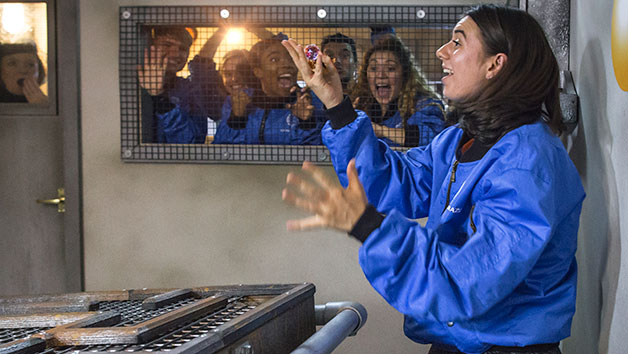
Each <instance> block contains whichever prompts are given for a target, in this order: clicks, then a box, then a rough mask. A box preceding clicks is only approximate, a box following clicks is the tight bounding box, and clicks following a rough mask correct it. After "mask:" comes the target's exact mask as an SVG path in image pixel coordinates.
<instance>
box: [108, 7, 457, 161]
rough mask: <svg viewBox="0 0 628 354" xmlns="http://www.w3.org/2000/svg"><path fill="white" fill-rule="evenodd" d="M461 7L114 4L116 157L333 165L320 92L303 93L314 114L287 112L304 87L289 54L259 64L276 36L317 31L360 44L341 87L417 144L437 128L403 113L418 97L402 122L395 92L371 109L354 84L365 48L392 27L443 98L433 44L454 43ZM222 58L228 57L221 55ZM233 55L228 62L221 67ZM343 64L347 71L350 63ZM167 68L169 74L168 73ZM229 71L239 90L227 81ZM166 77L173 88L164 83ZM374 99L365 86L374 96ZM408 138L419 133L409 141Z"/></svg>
mask: <svg viewBox="0 0 628 354" xmlns="http://www.w3.org/2000/svg"><path fill="white" fill-rule="evenodd" d="M225 10H227V11H228V12H229V15H228V17H224V18H223V17H221V11H222V15H223V16H225V15H226V13H225V12H224V11H225ZM465 10H466V7H464V6H326V7H315V6H232V7H218V6H186V7H183V6H182V7H123V8H121V9H120V18H121V20H120V105H121V144H122V158H123V159H124V160H127V161H190V162H198V161H214V162H230V161H231V162H233V161H238V162H248V163H260V162H269V163H298V162H301V161H303V160H310V161H318V162H329V155H328V152H327V150H326V148H325V147H324V146H322V145H321V140H320V129H321V127H322V125H323V124H324V123H325V120H326V119H327V118H326V115H325V113H324V107H323V105H322V103H320V101H318V100H317V99H316V98H315V97H312V98H311V101H308V99H307V98H304V101H303V102H305V103H304V106H305V105H307V103H311V105H312V106H313V109H312V108H311V107H310V108H308V109H305V110H303V109H301V110H296V109H292V108H293V106H294V104H295V102H297V101H295V100H296V97H295V96H296V95H295V94H294V93H292V94H290V92H289V89H290V87H294V86H293V85H294V84H295V83H296V84H297V85H298V86H299V88H300V87H301V86H303V82H302V81H301V78H300V77H298V75H297V73H296V69H295V68H292V69H289V68H287V65H283V64H282V60H284V59H285V57H286V56H285V55H284V56H281V55H276V56H275V58H272V60H275V61H277V62H278V63H280V64H281V65H279V64H278V65H276V66H275V67H274V68H272V67H270V66H268V65H266V64H265V63H266V62H265V61H266V60H267V59H268V57H269V56H271V54H269V53H270V51H271V50H270V48H271V47H273V46H275V47H276V49H278V50H281V49H282V47H281V45H279V44H278V43H279V41H278V40H277V39H279V38H281V37H282V36H286V37H290V38H294V39H296V40H297V41H298V42H299V43H302V44H303V45H306V44H310V43H311V44H316V45H318V46H321V42H322V40H323V38H325V37H326V36H330V35H331V36H334V35H335V34H337V33H340V34H342V35H343V36H346V37H348V38H350V39H351V40H352V41H353V43H355V56H354V55H351V56H352V57H354V58H353V61H354V69H355V73H353V72H352V73H348V74H347V75H346V76H347V79H346V80H345V82H348V84H347V85H346V86H347V90H346V93H347V94H348V95H350V96H351V98H352V99H355V98H357V97H360V98H361V101H358V102H362V104H363V106H361V107H358V108H361V109H363V110H365V111H367V112H369V116H377V115H378V114H379V115H380V116H381V117H380V118H381V119H380V121H379V122H380V123H382V125H383V126H385V125H384V124H389V122H390V124H389V127H392V128H395V129H397V130H394V131H393V130H391V132H388V133H387V134H388V135H382V137H384V138H386V139H388V142H389V144H390V145H392V146H395V145H397V146H399V147H400V148H402V147H403V146H416V145H423V144H424V143H426V142H428V141H429V140H430V139H431V138H432V137H433V135H434V134H436V133H438V130H439V127H434V128H433V129H432V130H430V129H431V128H430V129H428V128H429V127H431V126H430V125H429V124H427V127H426V126H422V125H419V126H418V128H416V129H414V128H413V127H410V128H408V126H410V125H412V124H414V123H412V124H411V122H410V120H411V119H412V118H411V117H410V118H408V117H409V116H410V115H411V114H412V113H413V112H412V110H419V109H423V108H424V107H422V106H421V107H419V105H418V104H417V106H416V107H415V106H414V104H413V103H414V102H412V103H411V104H410V106H412V107H409V108H407V109H405V110H404V111H402V112H403V113H402V114H401V115H406V116H408V117H405V116H404V118H394V119H393V120H389V118H391V117H389V116H390V112H392V109H397V108H398V107H400V104H399V102H400V101H399V100H400V98H394V97H393V98H392V99H391V100H390V102H391V103H384V104H380V106H381V107H380V110H379V111H377V109H376V108H377V107H376V106H377V105H375V104H373V102H371V103H369V105H366V103H365V102H367V98H364V97H366V96H368V92H367V91H368V90H367V91H365V92H367V93H365V95H366V96H364V97H363V96H361V95H358V92H355V86H357V85H358V84H355V83H356V82H358V83H359V81H360V78H359V73H360V70H361V68H362V66H363V65H364V64H365V63H364V62H363V60H364V55H365V54H366V52H367V51H368V50H369V48H371V47H372V46H373V45H374V42H373V41H372V40H374V39H377V38H378V37H381V36H378V35H377V34H382V33H381V32H382V31H381V30H382V29H383V28H385V27H387V26H388V27H389V28H393V29H394V36H395V37H396V38H399V39H401V41H402V43H403V45H405V47H407V49H408V52H409V53H410V54H411V56H412V57H411V61H410V62H411V64H412V65H413V66H414V67H416V68H418V69H419V70H420V72H421V73H422V76H423V79H424V80H425V81H424V83H425V85H424V86H425V87H426V88H428V89H430V90H432V91H434V92H436V93H438V92H439V91H440V77H441V76H442V75H441V67H440V61H439V60H438V59H437V58H436V56H435V51H436V49H438V48H439V47H440V46H441V45H442V44H443V43H445V42H447V41H448V40H449V37H450V31H451V28H452V27H453V25H454V24H455V23H456V22H457V20H458V19H459V18H460V16H461V14H462V13H463V12H464V11H465ZM323 12H324V13H323ZM245 24H246V26H245ZM370 26H372V27H374V28H371V27H370ZM228 29H230V30H232V31H231V32H230V31H229V30H228ZM234 29H238V31H234ZM384 32H385V31H384ZM373 34H375V36H373ZM273 36H274V37H273ZM192 38H193V40H192ZM268 38H271V39H268ZM264 39H265V40H264ZM273 39H274V40H273ZM168 40H169V41H168ZM160 41H161V42H160ZM164 41H166V42H167V43H166V44H164V43H162V42H164ZM260 41H263V42H264V43H262V44H259V45H257V49H260V48H261V49H260V50H257V49H256V43H258V42H260ZM189 42H191V44H190V43H189ZM188 45H189V53H188V52H187V48H188ZM182 46H183V47H184V48H182ZM350 47H351V46H349V48H350ZM242 49H244V50H247V51H248V54H247V55H248V58H249V60H248V64H249V65H248V66H247V65H245V64H242V63H239V65H236V64H233V63H234V62H236V56H235V55H236V54H237V52H234V50H242ZM337 49H339V48H337ZM166 52H168V53H172V55H166ZM181 52H183V53H184V54H186V55H182V54H181ZM176 53H178V54H176ZM175 54H176V55H175ZM177 55H178V56H180V57H181V58H178V57H177ZM334 56H335V57H336V60H337V62H342V61H346V59H348V58H346V57H342V56H341V54H340V53H335V54H334ZM164 58H168V60H164ZM228 58H232V59H231V60H227V61H225V59H228ZM288 58H289V57H288ZM230 62H231V64H233V65H231V66H230V65H227V64H228V63H230ZM186 63H187V64H186ZM245 63H247V62H246V61H245ZM262 66H264V67H263V69H264V70H262V69H261V67H262ZM347 68H349V66H348V67H347ZM366 69H367V68H366V67H365V68H364V72H366ZM386 69H387V67H386V68H384V70H386ZM343 70H344V69H343ZM349 70H353V69H346V71H349ZM174 71H176V72H177V73H176V78H175V77H174V76H172V75H171V73H172V72H174ZM341 74H342V73H341ZM229 75H231V76H229ZM171 76H172V77H171ZM236 76H237V78H236V80H235V81H237V85H236V87H235V88H234V87H233V85H231V84H230V83H229V81H228V80H227V79H228V78H229V77H236ZM169 80H170V83H169V86H168V85H166V84H164V82H166V81H169ZM364 82H365V83H366V79H365V80H364ZM394 85H395V84H385V85H383V86H382V87H381V88H380V89H379V92H380V94H381V96H386V95H388V92H390V91H394V90H395V87H396V86H394ZM366 86H368V84H366ZM366 86H365V87H366ZM273 90H275V91H273ZM165 92H167V93H165ZM363 93H364V92H363ZM377 94H378V93H377V92H376V90H372V92H371V95H377ZM406 95H410V93H406ZM390 96H391V97H392V96H394V94H391V95H390ZM371 98H373V97H371ZM247 100H248V101H247ZM241 102H248V103H249V104H248V105H244V104H242V103H241ZM354 102H355V101H354ZM369 102H370V101H369ZM378 102H379V101H378ZM417 102H418V101H417ZM436 103H440V102H436ZM286 105H292V106H286ZM371 106H373V107H375V108H373V107H371ZM287 107H290V108H287ZM382 107H385V108H382ZM388 108H390V109H391V110H388ZM432 108H434V107H428V108H427V109H432ZM177 109H178V110H177ZM384 111H387V112H388V114H389V116H386V113H385V112H384ZM238 112H240V113H238ZM236 113H238V114H236ZM441 114H442V113H441ZM372 119H373V118H372ZM391 119H392V118H391ZM397 119H398V121H397ZM393 121H394V122H396V123H392V122H393ZM182 122H183V123H182ZM227 123H229V124H227ZM221 124H222V125H221ZM430 124H432V123H430ZM225 127H226V128H225ZM387 127H388V126H387ZM411 128H412V129H411ZM224 132H227V133H224ZM382 134H383V133H382ZM395 134H396V135H395ZM399 134H400V135H399ZM411 134H417V136H416V137H413V138H412V139H410V138H409V137H410V136H411Z"/></svg>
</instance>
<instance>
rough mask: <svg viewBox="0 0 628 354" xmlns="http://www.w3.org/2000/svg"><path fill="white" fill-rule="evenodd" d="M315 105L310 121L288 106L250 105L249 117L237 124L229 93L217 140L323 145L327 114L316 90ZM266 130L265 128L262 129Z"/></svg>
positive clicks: (313, 96)
mask: <svg viewBox="0 0 628 354" xmlns="http://www.w3.org/2000/svg"><path fill="white" fill-rule="evenodd" d="M312 105H313V106H314V107H315V108H314V112H313V114H312V117H311V118H310V119H309V120H307V121H302V120H301V119H299V118H297V117H296V116H294V115H293V114H292V113H291V111H290V110H289V109H285V108H267V109H264V108H259V107H255V106H253V105H249V107H248V112H249V113H248V115H247V117H242V118H240V119H243V120H242V121H241V123H242V125H241V126H238V127H234V126H233V122H229V120H230V118H231V119H234V118H233V117H231V97H227V99H226V100H225V103H224V105H223V109H222V118H221V120H220V123H219V124H218V129H217V131H216V135H215V136H214V141H213V144H274V145H321V144H322V142H321V128H322V127H323V124H324V123H325V120H326V116H325V114H324V110H323V104H322V103H321V101H320V100H319V99H318V97H316V95H314V94H313V93H312ZM262 131H263V132H262Z"/></svg>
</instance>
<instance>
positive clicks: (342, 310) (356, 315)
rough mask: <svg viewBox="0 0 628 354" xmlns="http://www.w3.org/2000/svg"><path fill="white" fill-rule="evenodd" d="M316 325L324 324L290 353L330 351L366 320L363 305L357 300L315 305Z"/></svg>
mask: <svg viewBox="0 0 628 354" xmlns="http://www.w3.org/2000/svg"><path fill="white" fill-rule="evenodd" d="M314 313H315V318H316V324H317V325H324V326H323V327H322V328H321V329H319V330H318V331H317V332H316V333H314V334H313V335H312V336H311V337H310V338H308V339H307V340H306V341H305V342H303V344H301V345H300V346H299V347H298V348H297V349H295V350H294V351H293V352H292V354H327V353H331V352H332V351H333V350H334V349H336V347H338V345H339V344H340V343H341V342H342V341H343V340H344V339H345V338H347V336H352V335H355V334H356V333H357V332H358V330H359V329H360V328H362V326H363V325H364V323H365V322H366V318H367V314H366V309H365V308H364V306H362V305H361V304H359V303H357V302H328V303H327V304H325V305H316V306H315V307H314Z"/></svg>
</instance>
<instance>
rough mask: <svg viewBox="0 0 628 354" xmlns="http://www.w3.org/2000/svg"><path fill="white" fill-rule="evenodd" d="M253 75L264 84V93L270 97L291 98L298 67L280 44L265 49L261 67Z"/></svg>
mask: <svg viewBox="0 0 628 354" xmlns="http://www.w3.org/2000/svg"><path fill="white" fill-rule="evenodd" d="M253 73H254V74H255V76H256V77H257V78H258V79H259V80H260V82H261V84H262V91H264V93H265V94H266V95H267V96H269V97H287V96H290V89H291V88H292V87H293V86H294V85H296V83H297V67H296V66H295V65H294V62H293V61H292V58H290V54H288V51H287V50H286V49H285V48H284V47H283V46H282V45H281V43H280V42H277V43H273V44H271V45H270V46H268V47H267V48H265V49H264V51H263V52H262V55H261V57H260V59H259V67H256V68H255V69H253Z"/></svg>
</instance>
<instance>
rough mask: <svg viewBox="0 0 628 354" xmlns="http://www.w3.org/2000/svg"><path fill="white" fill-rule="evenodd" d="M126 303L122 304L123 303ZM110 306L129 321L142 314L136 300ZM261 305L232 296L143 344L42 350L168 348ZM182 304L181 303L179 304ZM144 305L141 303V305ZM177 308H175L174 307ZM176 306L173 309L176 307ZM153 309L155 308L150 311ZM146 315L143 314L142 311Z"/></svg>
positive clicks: (141, 349) (108, 350)
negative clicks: (217, 307)
mask: <svg viewBox="0 0 628 354" xmlns="http://www.w3.org/2000/svg"><path fill="white" fill-rule="evenodd" d="M121 303H123V304H121ZM107 304H108V305H112V306H111V308H110V309H111V310H112V311H121V314H122V316H123V319H124V320H126V321H131V322H132V321H139V316H138V315H135V312H136V309H137V307H138V305H137V304H136V302H135V301H122V302H110V303H107ZM101 305H102V303H101ZM257 305H258V302H256V301H253V300H251V299H250V298H248V297H233V298H231V299H229V302H228V304H227V306H226V307H224V308H223V309H221V310H219V311H216V312H214V313H212V314H209V315H207V316H204V317H202V318H200V319H197V320H194V321H191V322H190V323H187V324H185V325H182V326H181V327H180V328H178V329H176V330H174V331H170V332H169V333H167V334H165V335H163V336H161V337H159V338H157V339H155V340H153V341H151V342H149V343H144V344H139V345H137V344H133V345H92V346H71V347H56V348H50V349H47V350H46V351H44V352H42V353H46V354H53V353H71V352H74V351H81V352H119V351H127V352H136V351H156V352H158V351H169V350H172V349H175V348H177V347H180V346H182V345H184V344H185V343H187V342H189V341H191V340H193V339H195V338H198V337H199V336H201V335H203V334H207V333H209V332H211V331H212V330H214V329H215V328H217V327H218V326H220V325H222V324H224V323H226V322H228V321H231V320H232V319H234V318H236V317H238V316H241V315H243V314H245V313H246V312H248V311H250V310H252V309H254V308H255V307H256V306H257ZM180 306H183V304H179V305H178V306H177V307H180ZM139 308H140V309H141V305H140V306H139ZM173 309H174V308H173ZM173 309H170V311H171V310H173ZM147 312H154V311H147ZM141 316H142V317H143V315H141ZM147 319H149V318H144V319H142V320H141V321H145V320H147ZM124 320H123V321H124ZM131 322H127V323H125V324H124V325H125V326H129V325H131Z"/></svg>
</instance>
